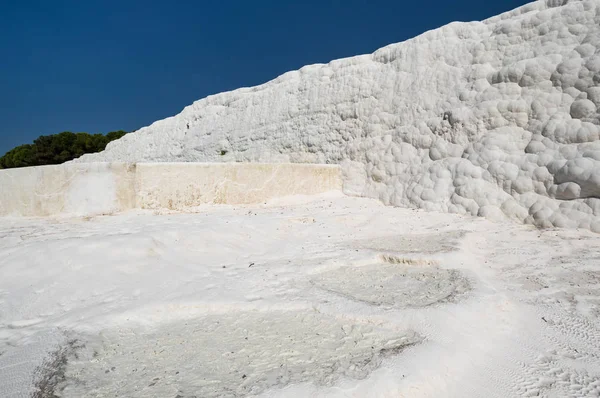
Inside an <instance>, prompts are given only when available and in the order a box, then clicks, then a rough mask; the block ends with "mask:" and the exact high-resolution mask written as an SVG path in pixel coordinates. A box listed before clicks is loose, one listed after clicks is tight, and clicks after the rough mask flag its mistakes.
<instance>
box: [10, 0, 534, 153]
mask: <svg viewBox="0 0 600 398" xmlns="http://www.w3.org/2000/svg"><path fill="white" fill-rule="evenodd" d="M527 2H528V1H523V0H501V1H485V0H454V1H448V0H421V1H410V2H409V1H403V0H395V1H391V0H302V1H286V0H254V1H243V0H239V1H234V0H215V1H209V0H195V1H185V0H177V1H173V0H172V1H161V2H159V1H151V0H148V1H127V0H122V1H113V0H102V1H99V0H85V1H82V0H78V1H61V0H56V1H47V0H44V1H28V0H2V1H0V155H1V154H4V152H6V151H7V150H9V149H10V148H12V147H14V146H16V145H20V144H24V143H29V142H31V141H32V140H33V139H34V138H37V137H38V136H39V135H44V134H53V133H58V132H61V131H86V132H90V133H98V132H108V131H112V130H119V129H124V130H136V129H138V128H140V127H142V126H145V125H148V124H150V123H152V122H153V121H155V120H158V119H163V118H165V117H168V116H172V115H174V114H176V113H178V112H179V111H180V110H181V109H182V108H183V107H185V106H186V105H189V104H190V103H192V102H193V101H195V100H197V99H200V98H203V97H205V96H207V95H210V94H214V93H218V92H221V91H227V90H231V89H235V88H238V87H243V86H253V85H256V84H260V83H263V82H265V81H268V80H271V79H273V78H275V77H276V76H278V75H280V74H282V73H284V72H286V71H288V70H294V69H298V68H300V67H302V66H303V65H306V64H313V63H321V62H328V61H330V60H332V59H336V58H341V57H348V56H352V55H358V54H365V53H370V52H373V51H374V50H376V49H377V48H379V47H382V46H385V45H387V44H390V43H395V42H399V41H403V40H406V39H408V38H411V37H414V36H416V35H418V34H420V33H422V32H424V31H426V30H429V29H433V28H436V27H439V26H441V25H444V24H446V23H448V22H451V21H456V20H458V21H472V20H481V19H484V18H487V17H490V16H493V15H496V14H498V13H500V12H503V11H508V10H510V9H513V8H515V7H518V6H520V5H523V4H525V3H527Z"/></svg>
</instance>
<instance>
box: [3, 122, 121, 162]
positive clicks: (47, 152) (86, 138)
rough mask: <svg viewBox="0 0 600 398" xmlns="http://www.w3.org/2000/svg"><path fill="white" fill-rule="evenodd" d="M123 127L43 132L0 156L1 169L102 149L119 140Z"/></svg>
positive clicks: (71, 157)
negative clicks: (96, 131)
mask: <svg viewBox="0 0 600 398" xmlns="http://www.w3.org/2000/svg"><path fill="white" fill-rule="evenodd" d="M125 134H127V132H126V131H122V130H119V131H111V132H110V133H108V134H106V135H103V134H88V133H71V132H69V131H65V132H62V133H60V134H53V135H42V136H40V137H39V138H37V139H36V140H34V141H33V144H26V145H20V146H18V147H16V148H13V149H11V150H10V151H8V152H6V154H5V155H4V156H2V157H0V169H10V168H15V167H27V166H42V165H47V164H60V163H64V162H67V161H69V160H72V159H75V158H78V157H80V156H81V155H83V154H84V153H94V152H100V151H103V150H104V148H106V144H108V143H109V142H111V141H114V140H118V139H119V138H121V137H123V136H124V135H125Z"/></svg>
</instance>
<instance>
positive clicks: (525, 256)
mask: <svg viewBox="0 0 600 398" xmlns="http://www.w3.org/2000/svg"><path fill="white" fill-rule="evenodd" d="M309 199H310V200H309ZM0 275H1V278H0V396H1V397H3V398H4V397H26V396H29V394H32V396H34V397H55V396H56V397H84V396H85V397H109V396H110V397H114V396H118V397H166V398H176V397H179V398H182V397H185V398H191V397H194V396H195V397H237V396H261V397H275V396H286V397H307V396H311V397H384V396H389V397H461V398H464V397H502V398H505V397H522V396H543V397H597V396H599V395H600V239H599V238H598V235H596V234H594V233H592V232H590V231H577V230H552V229H550V230H543V231H540V230H536V229H534V228H533V227H530V226H524V225H518V224H513V223H508V224H507V223H492V222H490V221H488V220H485V219H483V218H475V217H470V216H460V215H451V214H445V213H435V212H433V213H427V212H424V211H421V210H410V209H398V208H392V207H386V206H384V205H382V204H381V203H379V202H377V201H375V200H371V199H362V198H348V197H342V196H340V195H339V194H336V195H334V194H332V195H326V196H320V197H313V198H312V199H311V198H290V199H286V200H280V202H278V203H277V202H272V203H270V204H267V205H261V206H254V207H250V206H242V207H233V206H224V205H223V206H218V205H217V206H204V207H200V208H197V209H196V211H195V212H192V213H188V214H176V213H169V212H164V213H162V214H154V213H152V214H151V213H147V212H136V213H126V214H121V215H117V216H103V217H97V218H85V219H82V218H78V219H75V218H70V219H67V218H62V219H23V218H21V219H16V218H14V219H10V218H2V219H0ZM52 394H54V395H52Z"/></svg>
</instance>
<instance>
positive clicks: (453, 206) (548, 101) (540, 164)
mask: <svg viewBox="0 0 600 398" xmlns="http://www.w3.org/2000/svg"><path fill="white" fill-rule="evenodd" d="M599 107H600V0H580V1H578V0H570V1H568V0H546V1H537V2H534V3H531V4H529V5H526V6H524V7H521V8H518V9H516V10H514V11H512V12H508V13H505V14H502V15H499V16H497V17H494V18H491V19H489V20H486V21H483V22H470V23H452V24H450V25H447V26H444V27H442V28H440V29H437V30H433V31H429V32H427V33H425V34H423V35H421V36H418V37H416V38H414V39H411V40H408V41H406V42H403V43H399V44H393V45H390V46H387V47H384V48H382V49H380V50H378V51H376V52H375V53H373V54H370V55H363V56H357V57H353V58H347V59H341V60H336V61H332V62H330V63H329V64H327V65H321V64H319V65H310V66H306V67H304V68H302V69H300V70H298V71H294V72H289V73H286V74H284V75H282V76H280V77H278V78H276V79H275V80H273V81H271V82H268V83H266V84H263V85H260V86H257V87H253V88H242V89H239V90H235V91H232V92H227V93H222V94H218V95H214V96H209V97H207V98H205V99H202V100H200V101H197V102H195V103H194V104H192V105H191V106H188V107H186V108H185V109H184V110H183V111H182V112H181V113H180V114H179V115H177V116H175V117H171V118H168V119H165V120H161V121H158V122H156V123H154V124H152V125H151V126H149V127H145V128H142V129H140V130H139V131H137V132H136V133H135V134H130V135H127V136H125V137H124V138H122V139H120V140H118V141H115V142H113V143H110V144H109V145H108V147H107V149H106V150H105V151H104V152H102V153H99V154H95V155H85V156H84V157H82V158H81V159H79V160H78V161H83V162H89V161H128V162H144V161H150V162H154V161H211V162H232V161H237V162H256V161H260V162H309V163H339V164H341V165H342V166H343V169H344V178H345V188H344V189H345V192H346V193H348V194H353V195H361V196H367V197H373V198H378V199H380V200H382V201H383V202H384V203H386V204H390V205H397V206H416V207H420V208H424V209H427V210H434V211H444V212H453V213H461V214H471V215H478V216H484V217H488V218H492V219H495V218H504V217H506V216H507V217H509V218H512V219H516V220H519V221H521V222H524V223H530V224H534V225H536V226H540V227H552V226H555V227H574V228H586V229H591V230H593V231H596V232H600V119H599V110H598V108H599Z"/></svg>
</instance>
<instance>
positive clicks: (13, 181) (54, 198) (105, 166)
mask: <svg viewBox="0 0 600 398" xmlns="http://www.w3.org/2000/svg"><path fill="white" fill-rule="evenodd" d="M341 189H342V176H341V170H340V167H339V166H336V165H312V164H289V163H288V164H259V163H253V164H247V163H218V164H215V163H212V164H206V163H138V164H132V163H89V164H86V163H70V164H64V165H58V166H42V167H27V168H22V169H11V170H0V216H54V215H65V216H92V215H99V214H112V213H116V212H121V211H125V210H129V209H134V208H140V209H172V210H184V209H186V208H190V207H195V206H199V205H202V204H215V203H217V204H256V203H262V202H265V201H267V200H270V199H274V198H280V197H284V196H291V195H314V194H319V193H325V192H329V191H336V190H337V191H339V190H341Z"/></svg>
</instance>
